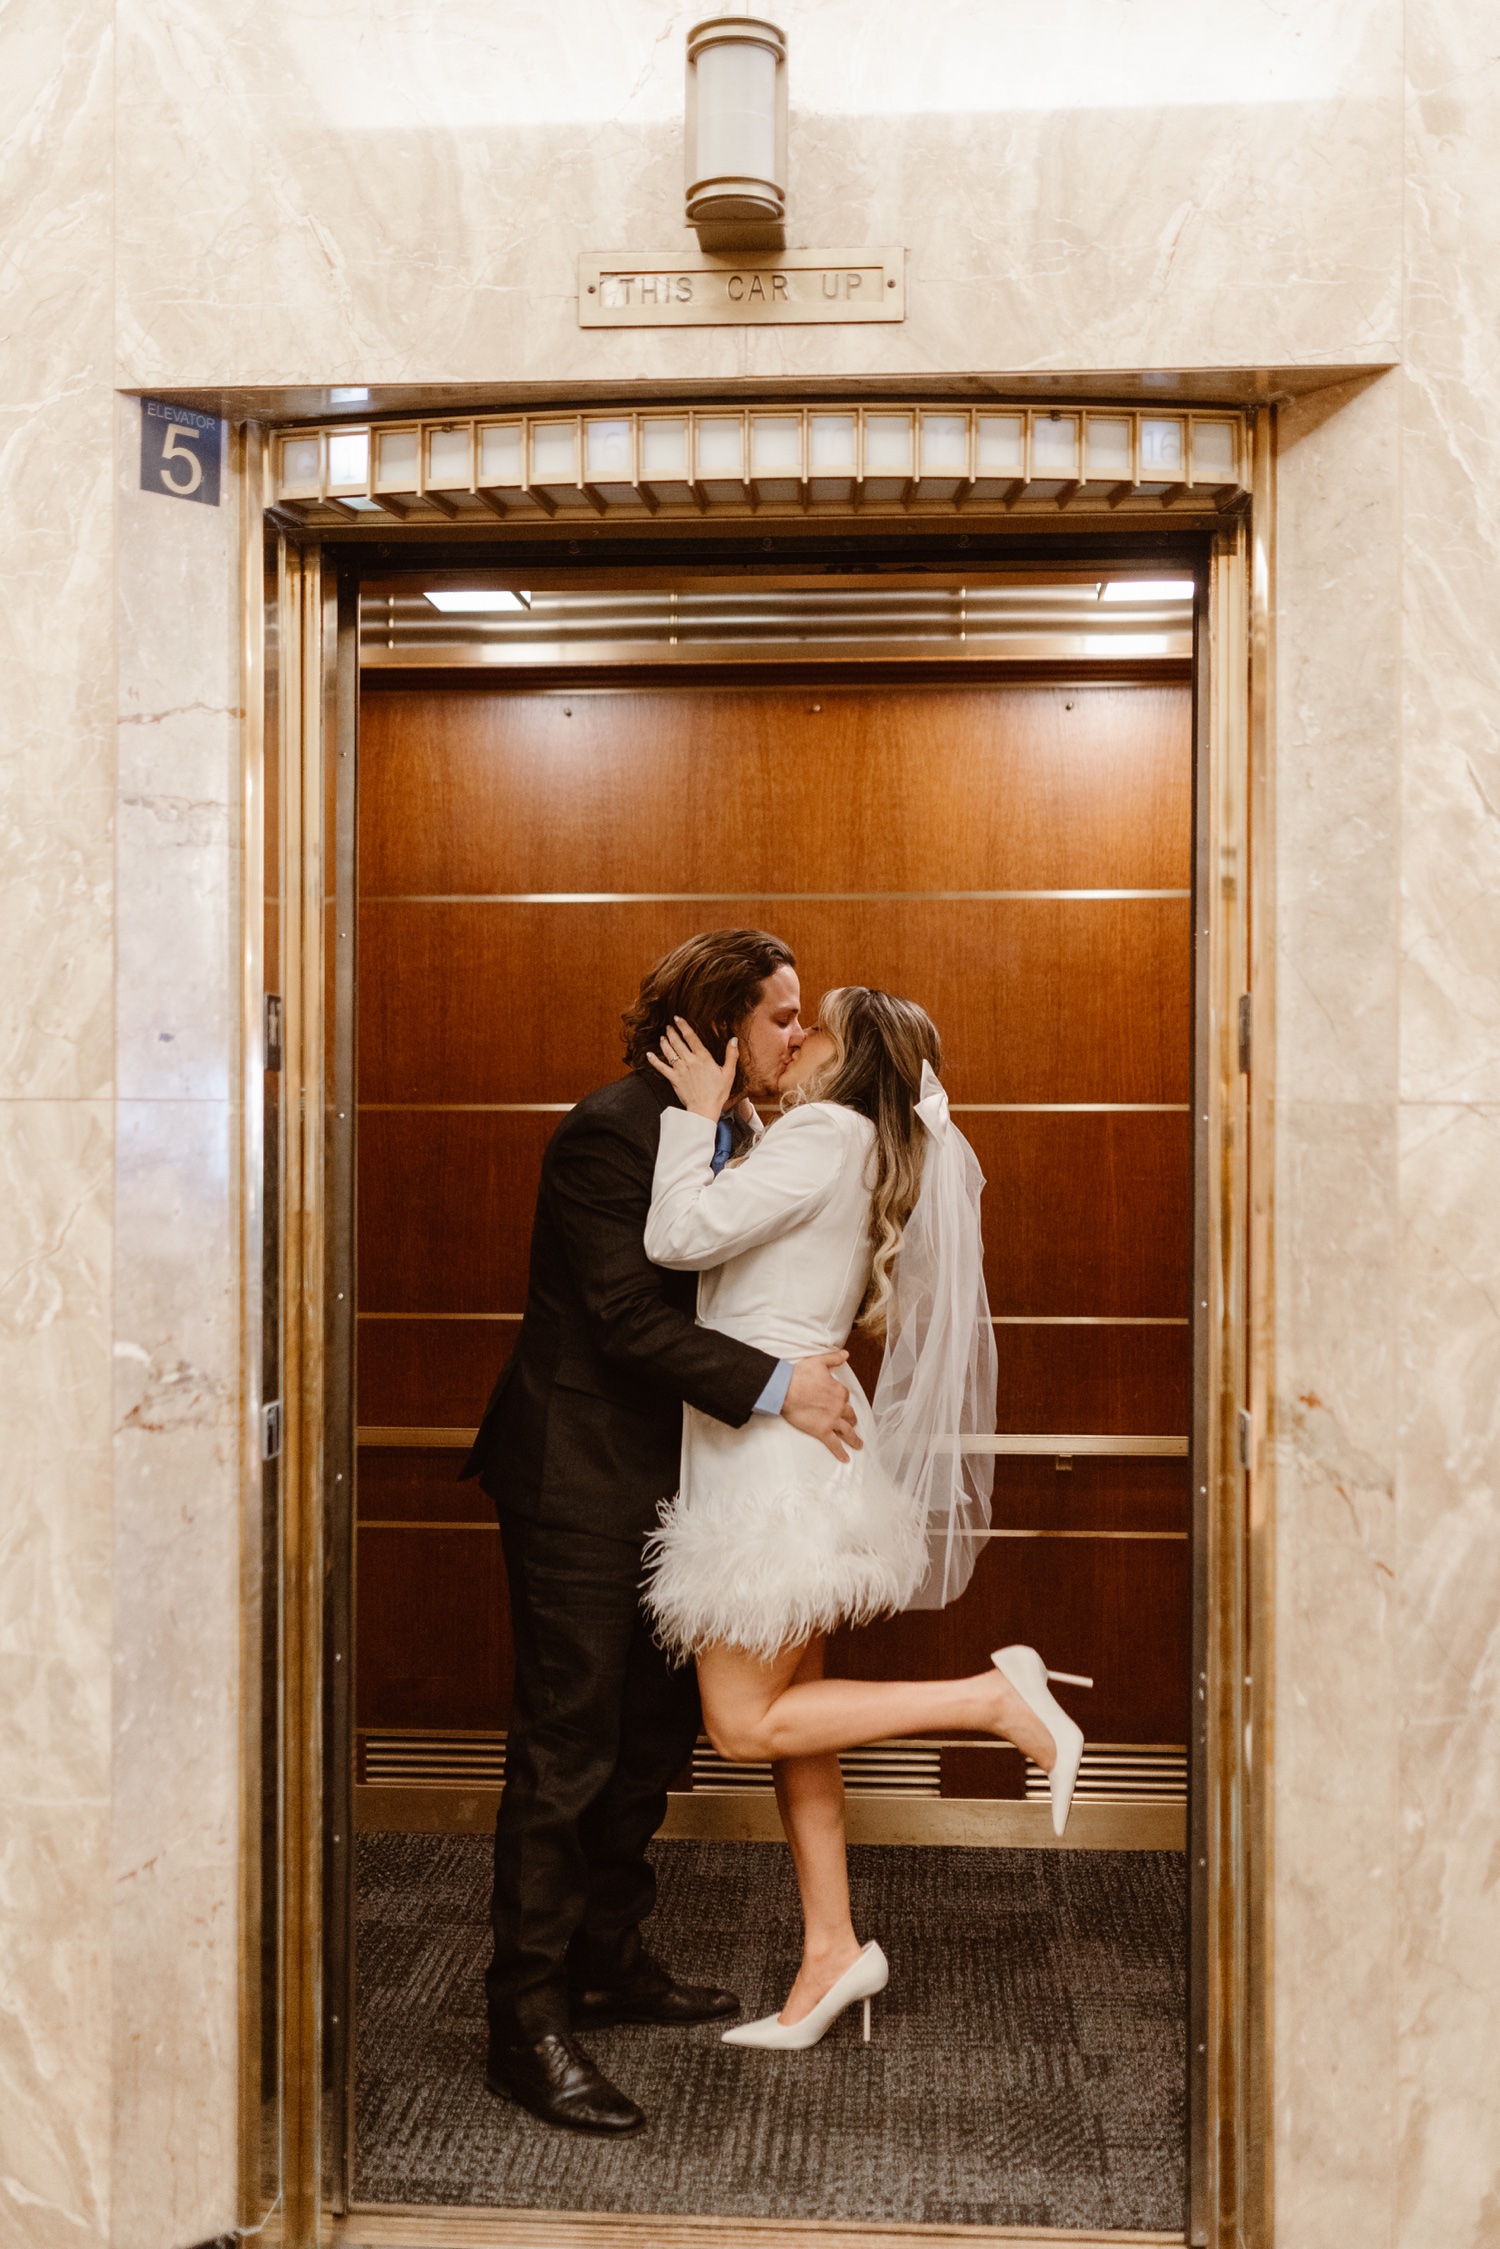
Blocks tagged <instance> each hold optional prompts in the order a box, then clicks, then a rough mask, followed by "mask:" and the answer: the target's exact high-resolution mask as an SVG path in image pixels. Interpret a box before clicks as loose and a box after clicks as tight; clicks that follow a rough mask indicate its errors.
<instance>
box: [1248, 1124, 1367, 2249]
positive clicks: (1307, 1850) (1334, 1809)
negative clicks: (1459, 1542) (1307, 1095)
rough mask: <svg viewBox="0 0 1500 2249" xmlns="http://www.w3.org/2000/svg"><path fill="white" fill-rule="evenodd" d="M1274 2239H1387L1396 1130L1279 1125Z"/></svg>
mask: <svg viewBox="0 0 1500 2249" xmlns="http://www.w3.org/2000/svg"><path fill="white" fill-rule="evenodd" d="M1277 1136H1278V1148H1277V1238H1278V1260H1277V1261H1278V1271H1279V1286H1278V1301H1277V1377H1278V1382H1277V1387H1278V1395H1277V1399H1276V1406H1275V1412H1276V1431H1277V1434H1276V1441H1275V1459H1276V1477H1277V1486H1276V1506H1277V1536H1276V1649H1275V1708H1276V1720H1275V1724H1276V1750H1275V1769H1274V1775H1273V1805H1274V1844H1275V1857H1274V1926H1275V1967H1274V2020H1273V2035H1274V2088H1275V2106H1274V2117H1275V2178H1276V2213H1277V2239H1278V2240H1279V2241H1283V2242H1286V2243H1290V2244H1295V2245H1296V2249H1342V2244H1344V2243H1346V2242H1347V2241H1348V2240H1349V2239H1350V2238H1351V2235H1357V2236H1358V2237H1359V2238H1360V2239H1361V2240H1371V2241H1380V2240H1382V2239H1384V2238H1386V2236H1387V2232H1388V2222H1389V2214H1390V2208H1391V2195H1392V2183H1393V2160H1392V2131H1393V2094H1394V2061H1395V2022H1394V1996H1393V1991H1392V1968H1393V1956H1394V1948H1395V1942H1396V1856H1395V1854H1396V1843H1397V1833H1396V1754H1395V1740H1394V1727H1393V1700H1392V1676H1391V1672H1392V1640H1393V1633H1394V1623H1395V1576H1394V1554H1395V1507H1394V1483H1395V1474H1394V1454H1395V1442H1394V1440H1395V1427H1394V1423H1395V1413H1394V1396H1395V1374H1396V1368H1395V1314H1396V1292H1395V1256H1394V1250H1395V1240H1394V1217H1395V1181H1394V1169H1395V1134H1394V1125H1393V1119H1392V1115H1391V1112H1390V1111H1389V1110H1382V1109H1380V1108H1377V1107H1376V1106H1374V1105H1373V1104H1371V1105H1368V1106H1366V1107H1356V1106H1354V1105H1353V1104H1342V1105H1332V1104H1330V1105H1326V1106H1325V1105H1321V1104H1317V1103H1313V1102H1305V1103H1304V1102H1297V1103H1293V1102H1291V1101H1282V1102H1279V1103H1278V1112H1277Z"/></svg>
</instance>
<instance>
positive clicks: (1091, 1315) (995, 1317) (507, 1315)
mask: <svg viewBox="0 0 1500 2249" xmlns="http://www.w3.org/2000/svg"><path fill="white" fill-rule="evenodd" d="M521 1316H522V1315H521V1314H520V1313H519V1312H361V1313H360V1314H359V1317H360V1319H362V1320H519V1319H520V1318H521ZM1191 1324H1192V1323H1191V1322H1190V1321H1189V1320H1188V1319H1187V1318H1186V1317H1179V1316H1178V1315H1177V1314H1175V1313H1174V1314H1173V1315H1172V1316H1171V1317H1170V1318H1163V1317H1161V1316H1160V1315H1158V1314H1156V1313H1149V1314H1146V1315H1144V1316H1143V1315H1140V1314H1137V1313H1134V1312H992V1313H991V1314H990V1325H991V1327H996V1328H1185V1327H1189V1326H1191Z"/></svg>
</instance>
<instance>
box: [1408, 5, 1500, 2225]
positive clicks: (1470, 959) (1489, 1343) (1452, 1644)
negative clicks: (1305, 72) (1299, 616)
mask: <svg viewBox="0 0 1500 2249" xmlns="http://www.w3.org/2000/svg"><path fill="white" fill-rule="evenodd" d="M1407 13H1408V29H1407V70H1408V74H1409V85H1408V96H1407V158H1406V169H1407V177H1408V183H1409V184H1408V191H1407V199H1406V252H1405V264H1406V274H1407V282H1406V305H1407V313H1406V338H1405V358H1406V365H1405V373H1404V380H1403V386H1402V387H1403V425H1404V427H1403V443H1402V461H1403V478H1402V488H1403V526H1402V529H1403V537H1402V609H1403V620H1402V656H1403V661H1402V689H1403V725H1402V760H1401V766H1402V807H1401V816H1402V846H1401V909H1400V910H1401V945H1400V975H1401V983H1400V995H1401V1001H1400V1019H1401V1039H1400V1086H1399V1092H1400V1102H1399V1112H1398V1118H1399V1122H1398V1133H1399V1139H1398V1150H1397V1161H1398V1165H1399V1173H1398V1176H1399V1212H1400V1233H1399V1257H1400V1302H1399V1311H1398V1334H1397V1345H1398V1351H1399V1367H1400V1399H1401V1418H1400V1424H1399V1428H1398V1431H1397V1446H1398V1450H1397V1487H1396V1488H1397V1514H1396V1541H1397V1544H1396V1556H1395V1565H1396V1571H1397V1581H1398V1593H1399V1603H1400V1606H1399V1612H1398V1626H1397V1635H1396V1640H1395V1646H1394V1651H1393V1652H1394V1656H1395V1678H1396V1681H1397V1690H1398V1691H1397V1703H1396V1715H1397V1720H1398V1727H1397V1741H1398V1754H1399V1787H1400V1809H1401V1831H1400V1838H1399V1842H1400V1856H1399V1861H1398V1882H1399V1892H1398V1915H1397V1931H1396V1945H1397V1950H1396V1991H1397V2018H1396V2035H1397V2048H1396V2087H1395V2120H1396V2126H1397V2135H1398V2136H1397V2140H1396V2158H1397V2218H1396V2225H1397V2231H1398V2234H1399V2237H1400V2239H1401V2240H1402V2241H1403V2242H1412V2243H1420V2244H1422V2245H1423V2249H1426V2244H1428V2243H1432V2244H1436V2243H1438V2242H1439V2241H1441V2242H1443V2243H1444V2244H1447V2243H1450V2242H1452V2243H1470V2242H1474V2243H1477V2242H1480V2241H1482V2240H1488V2239H1492V2238H1493V2236H1494V2234H1495V2231H1496V2229H1497V2227H1500V1902H1497V1901H1500V1887H1497V1874H1500V1726H1497V1717H1500V1540H1497V1538H1496V1535H1495V1524H1496V1511H1497V1503H1500V1161H1497V1159H1500V568H1497V565H1500V521H1497V500H1500V275H1497V270H1496V264H1495V259H1494V257H1493V255H1492V251H1491V245H1492V244H1493V242H1494V240H1495V237H1496V229H1497V227H1500V179H1497V177H1496V172H1495V167H1494V165H1493V164H1492V163H1491V161H1490V160H1489V158H1488V156H1487V154H1486V149H1487V147H1493V145H1494V137H1495V133H1496V129H1497V122H1500V65H1497V62H1496V59H1495V43H1494V39H1493V29H1494V26H1493V24H1492V23H1491V22H1489V21H1487V19H1486V16H1485V13H1484V11H1483V10H1475V9H1469V8H1464V7H1461V6H1455V5H1452V4H1445V0H1413V4H1412V5H1411V6H1410V7H1409V8H1408V12H1407Z"/></svg>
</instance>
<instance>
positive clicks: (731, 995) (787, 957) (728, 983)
mask: <svg viewBox="0 0 1500 2249" xmlns="http://www.w3.org/2000/svg"><path fill="white" fill-rule="evenodd" d="M796 965H797V963H796V961H795V959H794V958H793V956H792V950H791V947H790V946H789V945H783V943H782V942H781V939H780V938H779V937H772V936H771V935H770V934H769V932H768V931H766V930H764V929H708V930H703V931H701V932H700V934H699V935H698V936H696V937H689V938H687V939H686V940H685V941H684V942H683V943H682V944H681V945H676V946H674V947H673V949H672V951H671V952H670V953H667V954H666V955H665V956H664V957H663V958H662V959H661V960H659V961H658V962H657V964H656V966H655V967H654V968H652V969H648V970H647V972H646V974H645V975H644V976H643V977H642V978H641V989H640V992H639V994H638V996H637V998H636V1001H635V1005H634V1006H633V1007H628V1008H627V1009H626V1010H625V1013H624V1015H623V1017H622V1018H621V1021H622V1023H623V1025H624V1030H625V1062H626V1066H627V1068H629V1069H632V1070H639V1071H641V1072H642V1074H645V1073H646V1072H648V1071H649V1070H650V1068H651V1065H650V1063H649V1062H648V1061H647V1060H646V1057H647V1055H648V1054H655V1053H657V1052H659V1051H660V1048H661V1040H662V1033H663V1031H665V1030H666V1028H667V1026H668V1025H669V1024H670V1023H671V1021H672V1019H673V1017H674V1016H677V1015H681V1016H683V1017H684V1018H685V1019H686V1020H687V1021H688V1022H689V1023H691V1024H692V1026H693V1029H694V1030H695V1031H696V1032H697V1034H698V1036H699V1038H700V1039H702V1041H703V1043H704V1045H705V1046H706V1047H707V1048H708V1050H709V1052H710V1053H711V1054H712V1055H713V1058H714V1060H715V1061H716V1062H722V1061H723V1059H724V1050H725V1048H726V1047H727V1046H728V1044H729V1041H730V1040H731V1038H733V1037H734V1036H735V1034H736V1033H737V1032H738V1030H739V1027H740V1025H741V1024H742V1023H743V1022H744V1020H745V1017H746V1016H747V1015H749V1014H750V1013H752V1011H753V1010H754V1008H755V1007H756V1006H757V1004H758V1003H759V1000H760V995H761V993H762V992H763V991H764V990H765V988H766V983H767V980H768V979H769V978H770V977H772V976H774V975H775V973H776V971H777V969H778V968H795V967H796Z"/></svg>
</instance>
